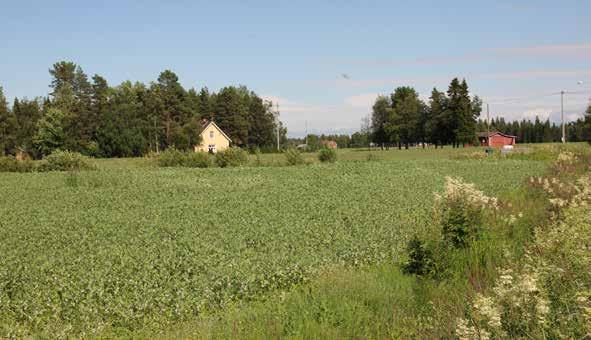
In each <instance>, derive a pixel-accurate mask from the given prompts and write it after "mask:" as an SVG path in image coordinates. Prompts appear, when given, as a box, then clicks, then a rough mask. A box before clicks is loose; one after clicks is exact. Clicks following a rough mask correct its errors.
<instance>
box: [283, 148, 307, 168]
mask: <svg viewBox="0 0 591 340" xmlns="http://www.w3.org/2000/svg"><path fill="white" fill-rule="evenodd" d="M285 160H286V161H287V165H299V164H304V163H305V161H304V157H303V156H302V153H301V152H299V151H298V150H296V149H287V150H286V151H285Z"/></svg>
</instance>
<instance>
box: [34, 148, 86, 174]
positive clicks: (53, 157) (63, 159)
mask: <svg viewBox="0 0 591 340" xmlns="http://www.w3.org/2000/svg"><path fill="white" fill-rule="evenodd" d="M92 169H94V166H93V165H92V164H91V163H90V159H89V158H88V157H86V156H84V155H82V154H80V153H78V152H72V151H61V150H56V151H54V152H53V153H52V154H50V155H48V156H46V157H45V158H44V159H43V161H42V163H41V165H40V166H39V170H40V171H76V170H92Z"/></svg>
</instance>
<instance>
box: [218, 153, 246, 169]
mask: <svg viewBox="0 0 591 340" xmlns="http://www.w3.org/2000/svg"><path fill="white" fill-rule="evenodd" d="M215 163H216V164H217V165H218V166H219V167H220V168H226V167H234V166H242V165H246V164H247V163H248V153H247V152H246V151H244V150H242V149H240V148H228V149H226V150H224V151H220V152H218V153H216V154H215Z"/></svg>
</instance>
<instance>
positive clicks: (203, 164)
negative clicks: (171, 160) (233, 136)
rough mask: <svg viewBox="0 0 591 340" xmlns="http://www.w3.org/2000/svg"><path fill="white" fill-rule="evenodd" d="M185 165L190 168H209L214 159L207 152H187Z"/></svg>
mask: <svg viewBox="0 0 591 340" xmlns="http://www.w3.org/2000/svg"><path fill="white" fill-rule="evenodd" d="M182 165H183V166H185V167H188V168H208V167H210V166H211V165H212V159H211V157H210V156H209V154H208V153H206V152H191V151H189V152H187V153H186V155H185V160H184V162H183V163H182Z"/></svg>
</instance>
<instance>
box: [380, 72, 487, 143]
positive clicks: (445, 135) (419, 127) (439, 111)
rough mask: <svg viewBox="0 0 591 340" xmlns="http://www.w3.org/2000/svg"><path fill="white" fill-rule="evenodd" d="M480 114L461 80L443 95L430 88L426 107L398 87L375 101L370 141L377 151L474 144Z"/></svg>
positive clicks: (476, 101)
mask: <svg viewBox="0 0 591 340" xmlns="http://www.w3.org/2000/svg"><path fill="white" fill-rule="evenodd" d="M481 111H482V101H481V100H480V98H478V96H474V97H471V96H470V92H469V89H468V84H467V82H466V80H465V79H464V80H462V81H460V80H459V79H458V78H454V79H453V80H452V81H451V83H450V85H449V88H448V90H447V92H446V93H444V92H441V91H439V90H437V89H436V88H434V89H433V91H432V92H431V97H430V100H429V103H428V104H427V103H425V102H423V101H422V100H421V99H420V98H419V94H418V92H417V91H416V90H415V89H414V88H412V87H408V86H401V87H398V88H396V89H395V90H394V92H393V93H391V94H390V95H389V96H384V95H381V96H378V98H377V99H376V101H375V103H374V105H373V108H372V114H371V137H370V139H371V141H372V142H373V143H375V144H377V145H378V146H381V147H384V146H386V147H387V146H389V145H397V146H398V148H401V147H402V146H404V147H405V148H408V147H409V146H410V145H412V144H419V143H420V144H422V145H425V144H426V143H431V144H434V145H435V146H436V147H437V146H443V145H446V144H451V145H452V146H453V147H459V146H460V145H463V144H469V143H473V142H474V141H475V139H476V128H477V119H478V117H479V116H480V112H481Z"/></svg>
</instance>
